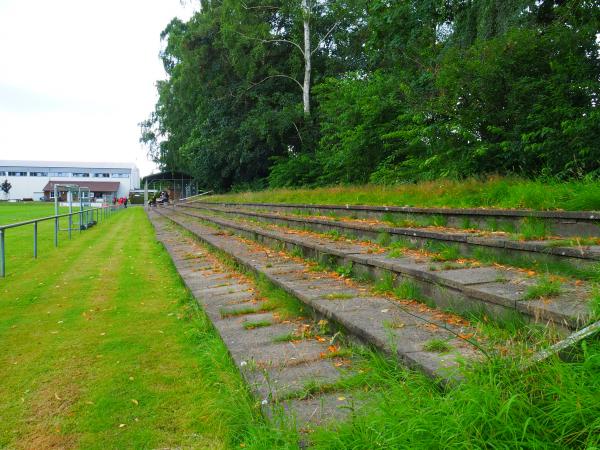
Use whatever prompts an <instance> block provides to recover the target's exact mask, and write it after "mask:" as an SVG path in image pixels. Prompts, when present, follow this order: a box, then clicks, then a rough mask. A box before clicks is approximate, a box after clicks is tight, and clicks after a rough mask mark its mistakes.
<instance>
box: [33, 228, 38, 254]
mask: <svg viewBox="0 0 600 450" xmlns="http://www.w3.org/2000/svg"><path fill="white" fill-rule="evenodd" d="M37 224H38V223H37V222H33V257H34V258H37V236H38V233H37V232H38V227H37Z"/></svg>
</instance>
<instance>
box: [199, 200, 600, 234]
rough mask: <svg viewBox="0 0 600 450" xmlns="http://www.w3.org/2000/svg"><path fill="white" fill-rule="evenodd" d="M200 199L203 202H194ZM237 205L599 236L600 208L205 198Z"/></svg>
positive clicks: (483, 227) (236, 206)
mask: <svg viewBox="0 0 600 450" xmlns="http://www.w3.org/2000/svg"><path fill="white" fill-rule="evenodd" d="M195 203H201V202H195ZM202 203H212V204H218V205H222V206H225V207H228V208H233V209H237V208H240V207H247V208H255V209H263V210H264V209H267V210H269V211H282V212H284V211H288V212H289V211H293V210H299V211H303V212H306V213H307V214H331V213H339V214H340V215H346V216H348V215H352V216H354V217H368V218H377V219H383V218H384V216H385V215H386V214H390V213H392V214H394V215H397V216H398V217H407V218H408V217H411V216H441V217H444V218H445V220H446V221H447V224H448V226H450V227H456V228H461V227H462V223H463V221H464V220H465V219H468V220H469V222H470V223H472V224H473V226H475V227H476V228H480V229H489V227H490V224H492V223H493V224H495V225H498V224H500V225H502V224H507V225H510V226H512V227H513V228H514V229H515V230H516V231H518V230H519V229H520V227H521V225H522V224H523V221H524V219H529V218H535V219H539V220H543V221H544V222H545V223H546V224H547V225H548V228H549V230H550V231H551V233H552V234H554V235H556V236H562V237H576V236H580V237H583V236H585V237H589V236H591V237H596V236H599V235H600V212H598V211H532V210H519V209H484V208H415V207H409V206H369V205H317V204H315V205H309V204H303V203H244V202H241V203H226V202H214V203H213V202H202Z"/></svg>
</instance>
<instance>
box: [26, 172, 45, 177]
mask: <svg viewBox="0 0 600 450" xmlns="http://www.w3.org/2000/svg"><path fill="white" fill-rule="evenodd" d="M29 176H30V177H47V176H48V172H29Z"/></svg>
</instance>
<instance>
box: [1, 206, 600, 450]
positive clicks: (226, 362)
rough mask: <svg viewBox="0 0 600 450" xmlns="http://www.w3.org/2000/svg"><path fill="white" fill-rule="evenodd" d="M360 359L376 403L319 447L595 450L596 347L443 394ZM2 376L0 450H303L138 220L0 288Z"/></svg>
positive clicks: (78, 244)
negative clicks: (253, 388) (270, 414)
mask: <svg viewBox="0 0 600 450" xmlns="http://www.w3.org/2000/svg"><path fill="white" fill-rule="evenodd" d="M19 213H20V212H19V211H17V212H16V213H14V214H15V215H18V214H19ZM27 214H31V211H25V210H23V211H22V215H27ZM173 229H174V228H173ZM26 244H27V245H28V242H27V243H26ZM26 244H23V246H24V247H26V246H27V245H26ZM15 245H16V241H15ZM9 264H10V266H9V267H12V268H13V269H14V268H16V264H15V263H13V262H9ZM23 264H24V263H23ZM261 294H262V295H264V296H265V297H267V298H274V299H276V297H277V296H278V295H281V294H280V293H278V292H276V291H274V290H269V288H268V287H266V288H264V287H263V288H262V290H261ZM530 331H531V330H529V329H527V328H522V329H517V330H509V329H506V330H496V331H495V332H496V333H498V334H503V333H504V334H505V335H506V336H513V338H514V339H527V338H528V336H527V334H528V333H529V332H530ZM369 358H370V362H369V365H368V367H367V368H366V369H365V370H367V372H368V374H369V376H368V380H369V381H368V383H369V387H370V388H371V389H372V394H370V397H371V401H370V402H369V403H368V404H366V405H363V406H361V408H360V411H361V414H358V415H357V416H356V417H354V418H353V419H352V420H350V421H348V422H347V423H345V424H340V425H335V426H333V427H332V428H327V429H318V430H316V431H315V432H314V433H313V434H311V436H310V439H311V440H312V441H313V444H314V445H313V446H314V448H322V449H325V448H328V449H371V448H382V449H383V448H385V449H396V448H483V447H494V448H514V447H522V448H597V447H598V446H599V445H600V402H598V401H597V400H598V398H599V396H600V376H599V375H598V373H599V369H600V344H599V343H598V342H597V341H596V342H594V341H592V342H589V343H588V344H587V345H586V346H585V347H583V353H582V355H580V357H579V359H578V360H577V361H576V362H573V363H565V362H561V361H559V360H555V359H551V360H549V361H547V362H546V363H544V364H541V365H539V366H537V367H535V368H533V369H531V370H528V371H523V370H522V369H521V368H520V365H519V364H520V361H518V360H516V361H513V360H510V359H505V358H497V357H494V358H492V359H491V360H489V361H488V362H486V363H484V364H483V365H482V366H481V368H480V369H479V370H477V371H476V372H475V373H473V374H472V375H471V376H470V377H469V379H468V380H467V381H465V382H464V383H462V384H461V385H459V386H457V387H454V388H451V389H449V390H447V391H444V390H442V389H440V387H439V386H438V385H436V384H435V383H433V382H432V381H431V380H429V379H427V378H426V377H425V376H423V375H421V374H419V373H416V372H413V371H410V370H407V369H405V368H403V367H401V366H399V365H398V364H397V363H396V362H394V361H390V360H389V359H386V358H383V357H381V356H378V355H374V354H372V355H370V356H369ZM0 367H2V377H0V448H36V449H38V448H85V449H89V448H98V449H105V448H119V449H121V448H136V449H137V448H194V449H196V448H198V449H205V448H209V449H212V448H255V449H265V450H266V449H274V448H289V449H293V448H298V443H297V442H298V435H297V434H295V433H294V432H291V431H289V430H286V429H277V428H274V427H272V426H269V425H267V424H266V423H265V421H264V419H263V418H262V416H261V415H260V413H259V412H258V409H257V404H256V403H255V401H254V400H253V399H251V398H250V396H249V394H248V390H247V388H246V386H245V385H244V383H243V381H242V379H241V377H240V375H239V373H238V371H237V369H236V368H235V366H234V365H233V363H232V362H231V360H230V358H229V356H228V354H227V351H226V348H225V346H224V344H223V343H222V341H221V340H220V338H219V337H218V335H217V333H216V332H215V331H214V329H213V328H212V326H211V324H210V322H209V321H208V319H207V318H206V316H205V315H204V313H203V312H202V311H201V310H200V309H199V308H198V307H197V306H196V303H195V300H194V299H193V298H192V297H191V296H190V294H189V293H188V291H187V290H186V289H185V287H184V286H183V284H182V282H181V280H180V278H179V276H178V274H177V272H176V271H175V269H174V267H173V265H172V263H171V261H170V257H169V255H168V254H167V253H166V252H165V250H164V249H163V247H162V246H161V245H160V244H158V243H157V241H156V238H155V236H154V232H153V229H152V226H151V225H150V223H149V221H148V219H147V218H146V216H145V213H144V211H143V210H142V209H141V208H139V209H138V208H129V209H127V210H123V211H121V212H119V213H118V214H115V215H114V216H113V217H112V218H110V219H109V220H107V221H106V222H104V223H102V224H100V225H98V226H96V227H94V228H92V229H90V230H88V231H85V232H83V233H81V235H77V236H76V237H75V238H73V240H71V241H70V242H66V243H64V246H63V247H61V248H60V249H59V250H52V249H50V250H49V251H48V252H45V253H43V254H41V256H40V258H39V259H38V260H37V261H32V260H30V259H28V260H27V264H24V265H22V266H20V267H19V270H13V271H12V272H9V276H8V277H7V278H6V279H5V280H0Z"/></svg>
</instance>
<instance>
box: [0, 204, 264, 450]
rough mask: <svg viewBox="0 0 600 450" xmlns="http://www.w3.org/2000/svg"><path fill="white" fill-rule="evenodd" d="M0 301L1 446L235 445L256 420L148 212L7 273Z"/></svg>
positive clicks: (118, 219)
mask: <svg viewBox="0 0 600 450" xmlns="http://www.w3.org/2000/svg"><path fill="white" fill-rule="evenodd" d="M40 209H41V208H40ZM35 211H36V212H38V211H39V210H38V209H37V208H36V209H35ZM12 214H13V218H14V217H17V216H18V217H20V218H23V217H27V216H30V215H31V214H33V213H32V211H31V210H30V211H26V210H23V211H18V212H13V213H12ZM141 262H143V264H142V263H141ZM9 267H12V268H13V269H14V268H15V264H13V263H12V262H10V261H9ZM16 272H18V273H16ZM0 299H1V301H0V367H2V377H0V448H15V447H16V448H74V447H76V448H99V449H100V448H102V449H104V448H158V447H186V448H229V447H230V446H231V445H233V444H232V443H234V442H236V441H237V440H238V439H239V436H238V435H239V434H240V433H239V432H240V427H243V426H244V425H245V424H249V423H252V421H253V420H255V419H257V417H256V415H255V412H254V406H253V404H252V403H251V401H250V399H249V397H248V395H247V393H246V389H245V387H244V385H243V384H242V381H241V379H240V377H239V375H238V373H237V371H236V370H235V368H234V367H233V365H232V364H231V363H230V361H229V358H228V356H227V354H226V351H225V348H224V346H223V344H222V343H221V341H220V340H219V339H218V338H217V337H216V334H215V332H214V331H213V329H212V328H211V326H210V325H209V323H208V321H207V319H206V318H205V316H204V315H203V314H202V313H201V312H199V311H198V310H197V309H196V308H195V307H194V303H193V301H192V299H191V298H190V296H189V294H188V293H187V291H186V290H185V288H184V287H183V285H182V283H181V282H180V280H179V278H178V275H177V273H176V272H175V270H174V268H173V266H172V264H171V262H170V259H169V257H168V255H167V254H166V252H165V251H164V250H163V249H162V247H161V246H160V245H158V244H157V243H156V240H155V238H154V234H153V230H152V227H151V225H150V224H149V222H148V220H147V219H146V218H145V215H144V211H143V210H142V209H134V208H130V209H128V210H126V211H123V212H121V213H119V214H117V215H116V216H114V217H113V218H111V219H110V221H109V222H107V223H105V224H102V225H99V226H97V227H94V228H93V229H91V230H89V231H86V232H84V233H82V234H81V235H80V236H77V238H76V239H73V240H72V241H71V242H70V243H67V244H65V246H64V248H62V249H60V250H59V251H53V250H52V251H48V252H46V253H44V254H42V255H41V256H40V258H39V260H38V261H35V262H33V261H30V263H29V264H27V265H26V266H21V267H20V270H18V271H16V270H13V271H12V272H9V277H8V278H7V279H5V280H0Z"/></svg>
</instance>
